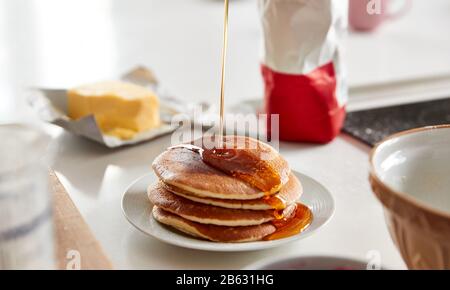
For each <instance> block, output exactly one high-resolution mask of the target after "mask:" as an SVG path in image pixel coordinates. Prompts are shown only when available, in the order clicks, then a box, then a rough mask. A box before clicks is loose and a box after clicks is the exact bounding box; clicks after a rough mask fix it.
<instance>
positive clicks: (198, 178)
mask: <svg viewBox="0 0 450 290" xmlns="http://www.w3.org/2000/svg"><path fill="white" fill-rule="evenodd" d="M247 139H249V138H247ZM247 139H245V140H247ZM249 140H253V141H251V142H259V141H257V140H254V139H249ZM258 144H259V148H263V149H261V151H260V154H262V155H264V156H265V158H268V160H271V161H270V162H272V163H271V166H274V168H275V169H276V171H277V172H280V175H281V176H282V185H284V184H286V183H287V182H288V180H289V174H290V169H289V166H288V164H287V162H286V161H284V159H283V158H282V157H281V156H280V155H279V154H278V153H277V152H276V151H275V150H274V149H273V148H272V147H270V146H268V145H265V144H263V143H261V142H259V143H258ZM267 156H269V157H267ZM152 166H153V170H154V171H155V173H156V175H157V176H158V177H159V178H160V179H161V180H162V181H163V182H164V183H166V184H168V185H171V186H174V187H176V188H179V189H182V190H184V191H186V192H190V193H192V195H195V196H198V197H209V198H216V199H235V200H252V199H258V198H261V197H264V196H265V193H264V192H262V191H261V190H258V189H257V188H255V187H253V186H251V185H250V184H249V183H247V182H244V181H242V180H240V179H238V178H235V177H233V176H231V175H228V174H226V173H224V172H222V171H220V170H218V169H215V168H213V167H212V166H209V165H207V164H205V163H204V162H203V160H202V158H201V156H200V154H198V153H196V152H193V151H192V150H189V149H186V148H182V147H176V148H172V149H168V150H166V151H165V152H163V153H162V154H161V155H159V156H158V157H157V158H156V159H155V160H154V162H153V165H152Z"/></svg>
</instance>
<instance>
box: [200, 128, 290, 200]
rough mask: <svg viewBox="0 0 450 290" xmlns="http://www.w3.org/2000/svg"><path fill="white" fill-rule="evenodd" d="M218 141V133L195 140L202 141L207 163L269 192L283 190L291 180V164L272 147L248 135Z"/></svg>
mask: <svg viewBox="0 0 450 290" xmlns="http://www.w3.org/2000/svg"><path fill="white" fill-rule="evenodd" d="M215 140H216V138H215V136H204V137H203V138H201V139H198V140H195V141H194V144H198V143H200V141H201V144H200V145H201V147H202V148H203V152H202V156H203V161H204V162H205V163H206V164H208V165H210V166H212V167H214V168H217V169H219V170H220V171H223V172H225V173H227V174H229V175H231V176H234V177H236V178H238V179H241V180H244V181H245V182H247V183H249V184H251V185H252V186H253V187H256V188H258V189H259V190H261V191H263V192H266V193H268V194H274V193H276V192H278V191H280V189H281V187H282V186H283V185H284V184H286V183H287V181H288V179H289V172H290V170H289V165H288V163H287V161H286V160H284V158H282V157H281V156H280V154H278V152H276V151H275V150H274V149H273V148H272V147H271V146H269V145H267V144H265V143H263V142H260V141H258V140H256V139H253V138H250V137H244V136H225V137H223V139H222V142H221V143H219V142H217V141H215ZM217 140H220V139H219V138H217Z"/></svg>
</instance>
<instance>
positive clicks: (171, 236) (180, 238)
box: [122, 171, 334, 252]
mask: <svg viewBox="0 0 450 290" xmlns="http://www.w3.org/2000/svg"><path fill="white" fill-rule="evenodd" d="M293 173H294V174H295V175H296V176H297V178H298V179H299V180H300V182H301V183H302V185H303V192H304V193H303V195H302V197H301V199H300V201H301V202H302V203H303V204H305V205H307V206H309V208H310V209H311V210H312V213H313V221H312V223H311V225H310V226H309V227H308V228H307V229H306V230H305V231H303V232H302V233H300V234H297V235H295V236H292V237H288V238H285V239H280V240H273V241H258V242H248V243H217V242H210V241H206V240H201V239H197V238H194V237H191V236H188V235H186V234H184V233H181V232H179V231H177V230H176V229H173V228H171V227H168V226H165V225H163V224H161V223H159V222H157V221H156V220H155V219H154V218H153V216H152V208H153V204H152V203H151V202H150V201H149V199H148V197H147V187H148V186H149V185H150V184H153V183H155V182H156V181H157V180H158V179H157V177H156V176H155V175H154V174H153V173H149V174H147V175H144V176H142V177H141V178H139V179H138V180H136V181H135V182H134V183H133V184H131V185H130V187H128V189H127V190H126V191H125V194H124V195H123V198H122V211H123V213H124V215H125V217H126V218H127V220H128V221H129V222H130V223H131V224H132V225H133V226H135V227H136V228H137V229H138V230H140V231H141V232H143V233H145V234H148V235H150V236H152V237H154V238H157V239H159V240H161V241H163V242H166V243H168V244H172V245H176V246H180V247H184V248H190V249H197V250H205V251H217V252H239V251H254V250H262V249H268V248H273V247H278V246H280V245H282V244H285V243H289V242H293V241H297V240H300V239H303V238H306V237H307V236H309V235H311V234H312V233H314V232H315V231H317V230H318V229H319V228H321V227H322V226H324V225H325V224H326V223H327V222H328V221H329V220H330V219H331V217H332V216H333V213H334V200H333V197H332V196H331V194H330V193H329V192H328V190H327V189H326V188H325V187H324V186H323V185H321V184H320V183H318V182H317V181H315V180H314V179H312V178H311V177H308V176H306V175H304V174H301V173H298V172H295V171H294V172H293Z"/></svg>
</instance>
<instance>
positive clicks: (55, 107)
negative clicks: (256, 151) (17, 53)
mask: <svg viewBox="0 0 450 290" xmlns="http://www.w3.org/2000/svg"><path fill="white" fill-rule="evenodd" d="M120 80H122V81H126V82H130V83H134V84H137V85H140V86H144V87H147V88H150V89H151V90H152V91H154V92H155V93H156V94H157V96H158V98H159V100H160V118H161V126H160V127H158V128H154V129H151V130H148V131H145V132H141V133H138V134H137V135H136V136H134V137H133V138H132V139H128V140H122V139H120V138H117V137H115V136H110V135H105V134H103V133H102V132H101V130H100V128H99V126H98V125H97V122H96V121H95V118H94V116H93V115H90V116H86V117H84V118H81V119H79V120H73V119H71V118H69V116H68V100H67V90H66V89H46V88H33V89H31V90H30V91H29V95H28V98H27V100H28V103H29V104H30V106H31V107H32V108H33V109H34V111H36V112H37V114H38V116H39V117H40V118H41V119H42V120H43V121H46V122H49V123H52V124H54V125H57V126H59V127H62V128H64V129H66V130H67V131H70V132H72V133H74V134H76V135H79V136H82V137H85V138H88V139H90V140H93V141H96V142H98V143H101V144H103V145H105V146H106V147H109V148H116V147H120V146H125V145H132V144H137V143H140V142H143V141H149V140H152V139H155V138H157V137H159V136H163V135H166V134H169V133H172V132H173V131H175V130H176V129H177V128H178V126H179V124H174V123H173V122H172V119H173V117H174V116H176V115H179V114H185V115H187V116H190V115H191V114H192V112H194V111H195V110H198V109H199V108H200V109H201V110H202V111H203V110H204V111H207V110H208V109H210V107H209V106H208V105H207V104H192V103H185V102H183V101H181V100H179V99H177V98H176V97H173V96H172V95H171V94H170V93H169V92H168V91H167V90H166V89H165V88H164V87H162V86H161V84H160V83H159V82H158V80H157V78H156V77H155V75H154V74H153V72H152V71H151V70H149V69H147V68H145V67H137V68H135V69H133V70H131V71H130V72H128V73H126V74H124V75H123V76H122V77H120Z"/></svg>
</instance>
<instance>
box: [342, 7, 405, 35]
mask: <svg viewBox="0 0 450 290" xmlns="http://www.w3.org/2000/svg"><path fill="white" fill-rule="evenodd" d="M394 1H400V0H350V8H349V23H350V26H351V27H352V28H353V29H354V30H359V31H371V30H374V29H375V28H377V27H378V26H380V25H381V24H382V23H383V22H384V21H385V20H388V19H394V18H398V17H399V16H402V15H404V14H405V13H406V12H407V11H408V10H409V9H410V8H411V4H412V1H411V0H402V2H403V6H402V7H401V8H399V9H398V11H395V12H393V11H390V10H391V9H390V6H391V3H392V2H394Z"/></svg>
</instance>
